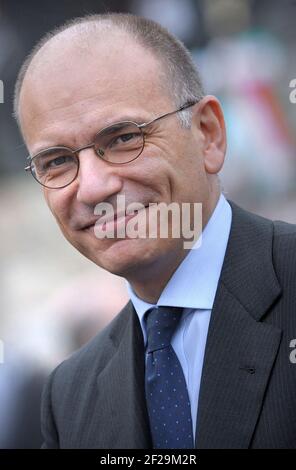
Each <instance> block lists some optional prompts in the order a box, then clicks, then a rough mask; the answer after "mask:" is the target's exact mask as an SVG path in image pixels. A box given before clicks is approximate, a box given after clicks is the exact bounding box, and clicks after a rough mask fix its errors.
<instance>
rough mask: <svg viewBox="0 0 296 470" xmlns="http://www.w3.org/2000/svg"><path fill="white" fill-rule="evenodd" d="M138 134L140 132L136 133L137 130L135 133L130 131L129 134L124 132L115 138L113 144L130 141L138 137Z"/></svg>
mask: <svg viewBox="0 0 296 470" xmlns="http://www.w3.org/2000/svg"><path fill="white" fill-rule="evenodd" d="M137 136H138V134H136V133H135V132H133V133H132V132H130V133H129V134H122V135H120V136H119V137H117V138H116V139H114V141H113V143H112V144H113V145H114V144H115V145H116V144H122V143H125V142H129V141H130V140H132V139H135V138H137Z"/></svg>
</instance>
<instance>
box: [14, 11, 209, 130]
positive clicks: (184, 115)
mask: <svg viewBox="0 0 296 470" xmlns="http://www.w3.org/2000/svg"><path fill="white" fill-rule="evenodd" d="M104 25H105V26H109V25H110V26H111V27H116V28H118V29H119V30H122V31H124V32H126V33H128V34H129V35H130V36H131V37H132V38H133V39H135V40H136V41H137V42H138V43H139V44H140V45H142V46H143V47H144V48H146V49H148V50H150V51H151V52H152V53H153V54H154V56H155V57H156V58H158V59H159V61H160V63H161V64H162V66H163V71H164V73H165V76H166V81H167V83H166V84H167V86H168V92H169V94H170V95H171V97H172V99H173V101H174V102H175V104H176V106H177V107H180V106H182V105H183V104H185V103H186V102H189V101H199V100H200V99H202V98H203V96H204V91H203V87H202V83H201V80H200V76H199V73H198V71H197V69H196V67H195V64H194V62H193V59H192V57H191V55H190V52H189V51H188V49H187V48H186V47H185V46H184V44H183V43H182V42H181V41H180V40H179V39H177V38H176V37H175V36H173V35H172V34H170V33H169V32H168V30H167V29H165V28H163V27H162V26H161V25H159V24H158V23H156V22H155V21H152V20H150V19H147V18H143V17H139V16H135V15H131V14H126V13H105V14H95V15H87V16H84V17H79V18H74V19H73V20H70V21H67V22H66V23H64V24H63V25H62V26H59V27H57V28H56V29H54V30H52V31H50V32H49V33H47V34H46V35H45V36H44V37H43V38H42V39H41V40H40V41H39V42H38V43H37V44H36V46H35V47H34V48H33V50H32V52H31V53H30V54H29V56H28V57H27V59H26V60H25V62H24V63H23V65H22V67H21V69H20V72H19V75H18V78H17V81H16V85H15V93H14V116H15V118H16V120H17V122H18V124H19V125H20V121H19V100H20V93H21V89H22V85H23V81H24V78H25V76H26V73H27V71H28V69H29V67H30V64H31V62H32V60H33V59H34V57H35V56H36V54H37V53H38V52H39V51H40V50H41V49H42V47H43V46H44V45H45V44H46V43H47V42H48V41H50V40H51V39H52V38H54V37H55V36H57V35H58V34H60V33H62V32H63V31H65V30H67V29H69V28H73V27H74V28H75V29H77V31H78V32H79V33H80V34H81V33H82V34H83V32H84V31H85V27H87V29H88V30H89V29H90V28H93V29H94V30H96V29H97V28H99V27H101V26H104ZM191 116H192V112H191V111H190V110H185V111H182V112H181V113H179V118H180V121H181V124H182V125H183V126H184V127H190V125H191Z"/></svg>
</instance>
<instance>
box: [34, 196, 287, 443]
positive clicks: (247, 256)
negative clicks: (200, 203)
mask: <svg viewBox="0 0 296 470" xmlns="http://www.w3.org/2000/svg"><path fill="white" fill-rule="evenodd" d="M231 205H232V209H233V221H232V227H231V233H230V238H229V242H228V246H227V251H226V256H225V260H224V264H223V268H222V273H221V277H220V281H219V284H218V289H217V293H216V297H215V302H214V306H213V310H212V315H211V321H210V326H209V332H208V338H207V344H206V351H205V359H204V365H203V372H202V379H201V388H200V396H199V404H198V427H197V436H196V447H197V448H199V449H203V448H296V364H293V363H292V362H291V361H290V359H289V355H290V353H291V348H290V341H291V340H292V339H293V338H296V313H295V304H296V226H294V225H290V224H286V223H284V222H271V221H269V220H266V219H264V218H261V217H259V216H256V215H254V214H251V213H248V212H246V211H244V210H242V209H240V208H239V207H237V206H236V205H235V204H233V203H231ZM218 236H219V234H218V233H217V237H218ZM193 282H194V276H193ZM42 428H43V434H44V438H45V444H44V447H45V448H98V449H116V448H121V449H126V448H130V449H135V448H142V449H143V448H144V449H147V448H151V437H150V430H149V424H148V416H147V409H146V404H145V397H144V347H143V337H142V331H141V327H140V324H139V321H138V318H137V315H136V313H135V311H134V309H133V307H132V305H131V303H128V304H127V306H126V307H125V308H124V309H123V310H122V311H121V312H120V314H119V315H118V316H117V317H116V318H115V320H113V321H112V323H111V324H110V325H109V326H108V327H107V328H106V329H105V330H104V331H102V332H101V333H100V334H99V335H98V336H97V337H95V338H94V339H93V340H92V341H91V342H90V343H88V344H87V345H86V346H84V347H83V348H82V349H81V350H79V351H78V352H77V353H75V354H74V355H73V356H72V357H71V358H70V359H68V360H66V361H65V362H63V363H62V364H61V365H60V366H59V367H58V368H57V369H56V370H55V371H54V372H53V373H52V375H51V376H50V378H49V380H48V383H47V386H46V388H45V390H44V398H43V407H42Z"/></svg>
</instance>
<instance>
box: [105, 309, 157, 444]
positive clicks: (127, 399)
mask: <svg viewBox="0 0 296 470" xmlns="http://www.w3.org/2000/svg"><path fill="white" fill-rule="evenodd" d="M120 315H121V318H120V319H119V322H120V324H119V322H118V323H116V328H114V329H112V330H111V333H110V351H112V355H111V358H110V360H109V361H108V363H107V364H106V367H105V368H104V370H103V371H102V372H101V373H100V374H99V377H98V381H97V383H98V387H99V400H100V403H103V406H102V407H101V408H100V410H101V411H100V415H101V416H100V420H101V423H105V424H104V426H105V437H104V448H113V449H114V448H115V449H116V448H117V449H137V448H149V447H151V440H150V431H149V425H148V415H147V410H146V401H145V381H144V357H145V356H144V344H143V336H142V331H141V327H140V324H139V321H138V317H137V315H136V313H135V311H134V309H133V307H132V304H131V303H130V302H129V303H128V305H127V306H126V307H125V309H124V311H123V312H122V313H121V314H120Z"/></svg>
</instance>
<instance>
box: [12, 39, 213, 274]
mask: <svg viewBox="0 0 296 470" xmlns="http://www.w3.org/2000/svg"><path fill="white" fill-rule="evenodd" d="M98 42H99V41H98ZM124 43H125V47H124V48H122V47H120V45H119V42H118V41H116V38H115V39H114V37H113V40H112V42H111V41H108V40H105V41H104V43H101V44H98V45H97V46H96V47H95V48H93V49H92V51H82V50H77V49H75V48H74V47H72V46H71V45H70V44H68V43H66V44H65V45H63V43H61V44H60V46H59V47H55V46H52V47H49V48H48V50H47V52H45V53H44V52H43V57H44V59H43V61H42V60H41V59H40V60H39V63H36V64H35V65H34V64H33V66H32V72H31V73H30V72H29V73H28V75H27V78H26V80H25V82H24V85H23V90H22V94H21V100H20V105H21V123H22V129H23V133H24V136H25V140H26V143H27V146H28V148H29V151H30V154H31V155H32V154H36V153H37V152H38V151H40V150H42V149H45V148H47V147H52V146H56V145H63V146H67V147H70V148H73V149H75V148H79V147H83V146H84V145H87V144H88V143H89V142H92V141H93V138H94V136H95V134H96V133H97V132H98V131H99V130H100V129H102V128H103V127H105V126H107V125H109V124H112V123H114V122H118V121H122V120H132V121H135V122H138V123H142V122H147V121H150V120H151V119H153V118H154V117H157V116H159V115H161V114H164V113H166V112H170V111H173V110H175V108H176V106H175V104H174V103H173V101H172V99H171V98H170V97H169V93H166V92H164V90H163V87H161V85H160V84H161V79H160V65H159V62H158V61H157V60H156V59H155V58H154V57H153V56H152V55H151V54H150V53H149V52H147V51H146V50H145V49H143V48H142V47H140V46H138V45H135V43H133V42H131V40H130V39H128V38H125V40H124ZM121 44H122V38H121ZM196 106H197V107H198V106H199V105H196ZM203 144H204V139H203V136H202V132H201V129H200V128H199V126H198V125H195V124H193V125H192V127H191V129H184V128H182V127H181V125H180V123H179V121H178V118H177V116H176V115H173V116H170V117H167V118H165V119H163V120H160V121H159V122H158V123H157V124H155V125H153V126H151V128H150V127H149V128H148V129H147V133H146V136H145V148H144V150H143V152H142V154H141V155H140V157H139V158H138V159H136V160H135V161H133V162H130V163H128V164H125V165H122V166H120V165H111V164H108V163H107V162H105V161H103V160H101V159H100V158H99V157H98V156H97V155H96V154H95V152H94V150H93V149H92V148H88V149H85V150H83V151H81V152H80V154H79V159H80V169H79V174H78V177H77V179H76V180H75V181H74V182H73V183H71V184H70V185H69V186H67V187H65V188H62V189H46V188H45V189H44V195H45V198H46V201H47V204H48V206H49V208H50V210H51V211H52V213H53V214H54V216H55V218H56V220H57V222H58V224H59V226H60V228H61V230H62V232H63V234H64V236H65V237H66V238H67V239H68V241H69V242H70V243H71V244H72V245H73V246H74V247H76V248H77V249H78V250H79V251H80V252H81V253H82V254H83V255H85V256H86V257H88V258H89V259H91V260H92V261H94V262H95V263H96V264H98V265H99V266H102V267H103V268H105V269H107V270H108V271H110V272H113V273H116V274H119V275H122V276H124V277H126V278H127V279H129V278H133V276H135V275H136V273H137V272H138V271H139V269H142V268H143V267H146V269H147V270H148V269H149V267H153V268H154V270H155V269H157V267H159V268H160V267H161V265H165V263H167V262H168V260H171V261H172V260H181V259H182V258H183V257H184V250H183V240H181V239H174V238H170V239H165V238H157V239H155V238H154V239H149V238H141V239H131V238H125V239H103V240H100V239H97V238H96V236H95V234H94V227H93V225H92V226H91V227H89V225H90V224H94V223H95V221H96V218H97V217H96V216H95V215H94V208H95V206H96V205H97V204H98V203H101V202H108V203H111V204H112V205H113V207H114V210H116V197H117V196H118V195H121V196H125V200H126V204H129V203H133V202H139V203H142V204H143V205H144V206H148V205H149V204H150V203H160V202H164V203H167V204H170V203H171V202H178V203H182V202H201V203H203V212H204V215H205V214H206V213H207V211H209V210H210V205H211V204H212V205H213V201H211V191H210V184H209V179H208V175H207V172H206V169H205V163H204V155H203V150H202V149H203ZM142 271H143V269H142Z"/></svg>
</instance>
